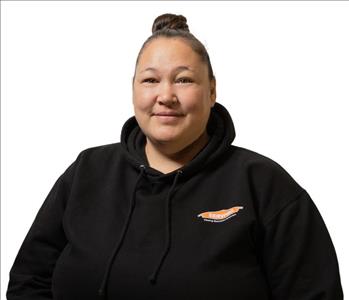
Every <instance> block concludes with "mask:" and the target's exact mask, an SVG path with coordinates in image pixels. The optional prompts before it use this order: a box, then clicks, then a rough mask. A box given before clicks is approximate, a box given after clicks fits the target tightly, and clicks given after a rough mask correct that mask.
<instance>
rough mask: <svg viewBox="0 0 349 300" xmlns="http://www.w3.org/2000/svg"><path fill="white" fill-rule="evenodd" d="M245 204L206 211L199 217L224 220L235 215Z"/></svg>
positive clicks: (215, 221) (209, 219) (209, 220)
mask: <svg viewBox="0 0 349 300" xmlns="http://www.w3.org/2000/svg"><path fill="white" fill-rule="evenodd" d="M243 208H244V207H243V206H234V207H231V208H227V209H221V210H217V211H206V212H203V213H201V214H199V215H198V217H199V218H200V217H201V218H202V219H203V220H204V221H207V222H214V223H217V222H224V221H226V220H228V219H230V218H232V217H234V216H236V213H237V212H238V211H239V210H240V209H243Z"/></svg>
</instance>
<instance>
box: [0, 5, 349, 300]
mask: <svg viewBox="0 0 349 300" xmlns="http://www.w3.org/2000/svg"><path fill="white" fill-rule="evenodd" d="M1 6H2V7H1V8H2V10H1V47H2V48H1V63H2V64H1V75H2V78H1V80H2V82H1V84H2V86H1V87H2V89H1V100H2V107H1V108H2V109H1V142H2V149H1V151H2V157H1V162H2V164H1V172H2V174H1V175H2V176H1V177H2V189H1V199H2V207H1V229H2V232H1V233H2V234H1V245H2V249H1V267H2V269H1V275H2V277H1V283H2V292H1V299H5V291H6V288H7V284H8V273H9V270H10V267H11V266H12V264H13V261H14V259H15V256H16V254H17V252H18V250H19V247H20V246H21V243H22V242H23V239H24V237H25V235H26V233H27V231H28V230H29V227H30V226H31V224H32V222H33V220H34V217H35V215H36V213H37V211H38V209H39V207H40V206H41V204H42V203H43V201H44V199H45V197H46V196H47V194H48V192H49V190H50V189H51V187H52V186H53V184H54V182H55V180H56V179H57V178H58V177H59V175H60V174H61V173H62V172H63V171H64V170H65V169H66V168H67V167H68V165H69V164H70V163H71V162H73V160H74V159H75V158H76V156H77V155H78V153H79V152H80V151H81V150H83V149H85V148H88V147H92V146H97V145H102V144H109V143H114V142H118V141H120V132H121V127H122V125H123V123H124V122H125V121H126V120H127V119H128V118H129V117H131V116H132V115H133V106H132V99H131V79H132V75H133V70H134V64H135V60H136V56H137V53H138V51H139V49H140V47H141V45H142V43H143V42H144V40H145V39H146V38H147V37H148V36H149V35H150V34H151V26H152V23H153V20H154V19H155V17H157V16H158V15H160V14H162V13H167V12H170V13H176V14H183V15H184V16H185V17H186V18H187V20H188V24H189V28H190V30H191V32H192V33H193V34H194V35H196V36H197V37H198V38H199V39H200V40H201V41H202V42H203V43H204V45H205V46H206V47H207V50H208V52H209V54H210V57H211V61H212V65H213V69H214V72H215V75H216V78H217V102H220V103H222V104H223V105H224V106H225V107H226V108H227V109H228V110H229V112H230V113H231V116H232V118H233V121H234V125H235V129H236V139H235V141H234V143H233V144H235V145H237V146H241V147H244V148H248V149H251V150H253V151H255V152H258V153H261V154H263V155H265V156H268V157H270V158H272V159H273V160H275V161H276V162H278V163H279V164H281V165H282V166H283V167H284V168H285V169H286V170H287V171H288V172H289V173H290V174H291V175H292V177H293V178H294V179H295V180H296V181H297V182H298V183H299V184H300V185H301V186H302V187H303V188H305V189H306V190H307V191H308V193H309V194H310V195H311V197H312V199H313V201H314V202H315V204H316V205H317V207H318V209H319V211H320V213H321V215H322V217H323V219H324V220H325V223H326V226H327V228H328V230H329V232H330V234H331V238H332V241H333V243H334V245H335V249H336V252H337V257H338V260H339V265H340V273H341V278H342V285H343V288H345V286H348V284H347V283H348V276H349V274H348V272H349V269H348V268H349V267H348V255H345V253H348V252H349V245H348V242H347V241H348V239H347V236H348V234H347V232H346V231H347V230H346V228H348V225H349V222H348V217H347V211H348V208H349V197H348V194H349V191H348V188H349V187H348V183H349V180H348V179H349V175H348V170H349V140H348V136H349V134H348V129H349V117H348V113H349V109H348V103H349V102H348V101H349V89H348V87H349V38H348V37H349V33H348V32H349V18H348V16H349V3H348V2H324V1H320V2H315V1H310V2H301V1H295V2H292V1H291V2H290V1H285V2H274V1H271V2H260V1H258V2H252V1H251V2H214V3H213V2H172V1H166V2H160V1H156V2H127V3H125V2H112V1H106V2H93V1H86V2H84V1H77V2H70V1H52V2H49V1H37V2H31V1H23V2H22V1H15V2H12V1H11V2H2V3H1Z"/></svg>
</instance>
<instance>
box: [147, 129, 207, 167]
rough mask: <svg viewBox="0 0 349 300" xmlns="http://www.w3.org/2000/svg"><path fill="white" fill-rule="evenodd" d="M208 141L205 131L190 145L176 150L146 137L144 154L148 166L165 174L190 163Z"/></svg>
mask: <svg viewBox="0 0 349 300" xmlns="http://www.w3.org/2000/svg"><path fill="white" fill-rule="evenodd" d="M208 140H209V135H208V134H207V131H206V130H205V131H204V132H203V133H202V134H201V135H200V136H199V138H198V139H196V140H195V141H194V142H192V143H191V144H189V145H186V146H185V147H177V149H173V147H172V146H171V145H169V144H159V143H153V142H152V141H151V140H150V139H149V138H148V137H147V139H146V145H145V153H146V155H147V159H148V162H149V165H150V166H151V167H152V168H154V169H156V170H159V171H161V172H162V173H165V174H166V173H169V172H172V171H174V170H177V169H179V168H181V167H182V166H184V165H185V164H186V163H188V162H189V161H191V160H192V159H193V158H194V157H195V155H196V154H197V153H198V152H199V151H200V150H201V149H202V148H203V147H205V146H206V144H207V142H208ZM178 148H179V149H178Z"/></svg>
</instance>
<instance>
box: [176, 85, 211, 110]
mask: <svg viewBox="0 0 349 300" xmlns="http://www.w3.org/2000/svg"><path fill="white" fill-rule="evenodd" d="M179 96H180V99H181V100H182V106H183V107H184V109H185V111H186V112H187V113H196V114H204V113H205V111H206V109H207V103H208V100H209V99H208V98H207V93H205V92H204V90H202V89H190V90H187V91H183V93H181V94H180V95H179Z"/></svg>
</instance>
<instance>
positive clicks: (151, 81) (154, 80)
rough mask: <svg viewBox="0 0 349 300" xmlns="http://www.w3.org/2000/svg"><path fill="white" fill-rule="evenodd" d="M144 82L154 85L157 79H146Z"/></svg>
mask: <svg viewBox="0 0 349 300" xmlns="http://www.w3.org/2000/svg"><path fill="white" fill-rule="evenodd" d="M142 82H149V83H154V82H156V79H155V78H146V79H144V80H143V81H142Z"/></svg>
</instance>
